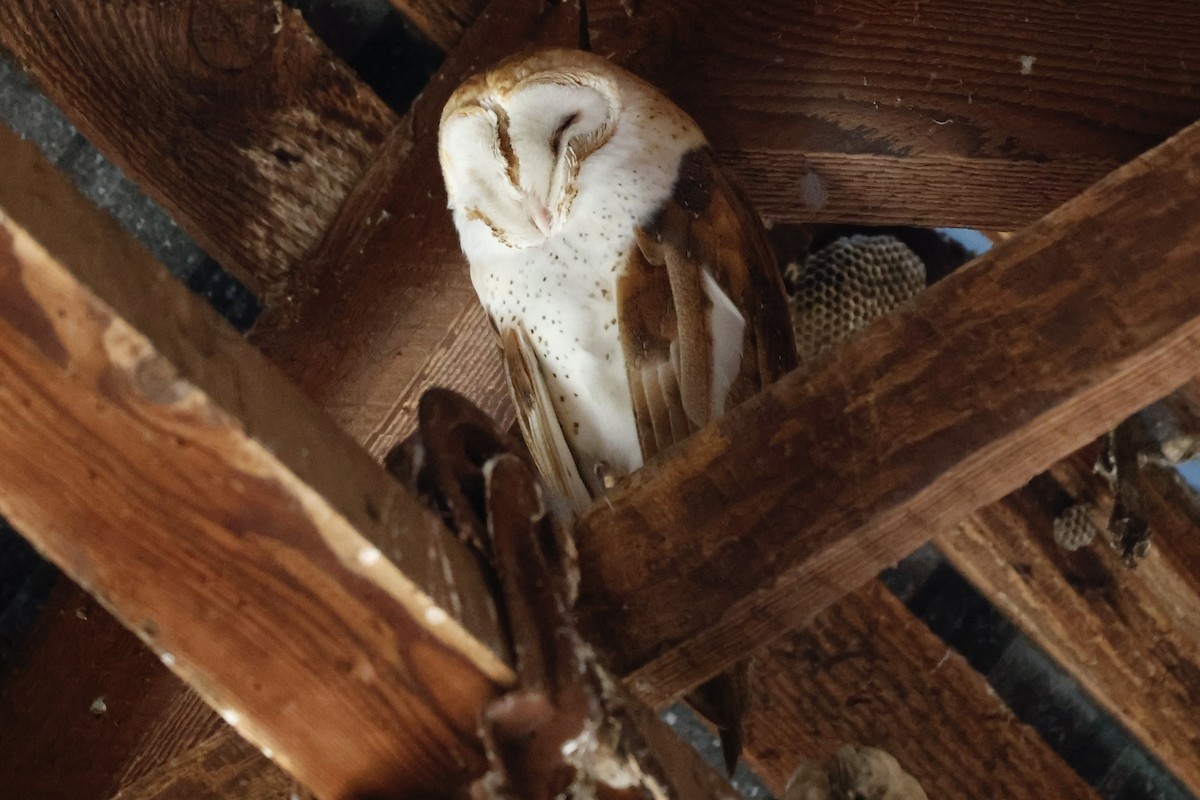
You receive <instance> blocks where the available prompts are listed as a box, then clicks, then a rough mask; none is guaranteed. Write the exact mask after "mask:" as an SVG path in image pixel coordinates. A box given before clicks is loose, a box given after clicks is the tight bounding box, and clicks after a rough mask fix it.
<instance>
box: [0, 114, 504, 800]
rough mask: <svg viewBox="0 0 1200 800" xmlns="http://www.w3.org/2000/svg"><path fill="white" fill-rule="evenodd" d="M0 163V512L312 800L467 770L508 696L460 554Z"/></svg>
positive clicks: (103, 228)
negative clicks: (480, 731) (489, 716)
mask: <svg viewBox="0 0 1200 800" xmlns="http://www.w3.org/2000/svg"><path fill="white" fill-rule="evenodd" d="M0 159H2V163H3V172H4V175H5V181H4V183H3V184H2V185H0V208H2V209H3V216H2V217H0V223H2V227H0V245H2V246H0V287H2V290H0V360H2V361H3V362H4V368H3V372H4V374H5V375H6V376H7V377H6V379H5V381H4V384H3V386H2V387H0V407H2V408H3V413H0V439H2V440H3V448H2V449H3V450H4V452H5V454H6V457H5V459H3V460H2V461H0V488H2V489H3V491H0V513H3V514H4V515H5V516H6V517H7V518H8V519H10V520H11V521H12V522H13V523H14V524H15V525H16V526H17V527H18V528H19V529H20V530H21V531H22V532H23V533H24V535H26V536H27V537H28V538H29V539H30V540H31V541H32V542H33V543H34V544H35V545H36V546H37V547H38V548H39V549H40V550H41V551H42V552H43V553H44V554H45V555H47V556H48V557H49V558H50V559H51V560H52V561H54V562H56V563H57V564H58V565H59V566H60V567H62V568H63V569H64V571H66V572H67V573H68V574H70V575H72V576H73V577H74V578H75V579H77V580H78V581H79V582H80V583H81V585H83V586H84V588H86V589H87V590H88V591H89V592H91V593H92V594H94V595H95V596H96V597H98V598H99V599H100V600H101V602H103V603H104V604H105V605H106V606H108V607H109V608H110V609H111V610H113V611H114V612H115V613H116V614H117V615H118V616H119V617H120V618H121V619H122V621H123V622H124V623H125V624H126V625H127V626H129V627H130V628H131V629H133V630H134V631H135V632H136V633H137V634H138V636H139V637H140V638H141V639H142V640H143V641H144V642H145V643H146V644H148V645H149V646H150V647H151V648H152V649H153V650H154V651H155V652H156V653H158V654H160V656H161V658H162V659H163V660H164V661H165V662H167V663H168V664H169V665H170V666H171V668H172V669H173V670H174V671H175V672H177V673H178V674H180V675H181V676H183V677H184V678H186V679H187V680H188V681H189V683H191V684H192V685H193V686H195V687H197V688H198V689H199V691H200V693H201V694H202V695H203V696H204V697H205V699H206V701H207V702H208V703H209V704H210V705H212V706H213V707H215V708H218V709H221V710H222V714H223V716H224V717H225V718H226V720H227V721H228V722H230V724H233V725H235V726H236V727H237V728H238V730H239V732H240V733H241V734H242V735H243V736H245V737H246V738H248V739H250V740H251V741H252V742H254V743H256V744H257V745H258V746H259V747H262V748H267V749H269V750H270V751H273V755H274V757H275V758H276V759H277V760H278V761H279V763H281V764H282V765H284V766H286V767H287V768H288V769H289V770H291V771H292V772H294V773H295V774H296V775H297V776H298V777H300V778H301V779H302V780H304V781H305V782H306V783H307V784H308V785H310V786H311V787H312V788H314V789H315V790H317V791H318V792H320V793H321V795H322V796H324V797H328V798H350V797H358V796H362V795H372V794H377V793H395V792H399V793H401V794H403V793H405V792H409V793H417V794H425V795H427V796H439V794H440V793H442V792H445V791H446V789H447V781H450V782H451V783H453V782H454V780H455V776H459V777H465V776H466V775H468V774H471V773H472V771H474V770H477V769H479V768H480V767H481V765H482V753H481V752H480V749H479V743H478V740H477V738H476V732H475V726H476V715H477V713H478V709H479V708H480V706H481V704H482V703H483V702H484V701H485V700H486V699H487V698H488V697H490V696H491V695H492V694H493V693H494V692H495V691H496V689H497V687H498V686H500V685H503V684H504V683H505V682H507V681H509V680H511V677H512V676H511V672H510V670H509V669H508V667H507V666H506V664H505V663H504V661H503V660H502V658H501V657H500V656H498V655H496V652H494V651H501V652H502V649H503V648H502V647H501V645H500V644H499V641H500V636H499V632H498V623H497V620H496V612H495V609H494V607H493V606H492V600H491V595H490V592H489V591H488V590H487V589H486V587H485V585H484V583H483V580H482V577H481V575H480V572H479V565H478V564H477V563H476V561H475V559H474V557H473V556H472V555H471V554H469V553H468V552H467V551H466V549H465V547H464V546H463V545H462V544H461V543H459V541H458V540H457V539H456V538H454V537H453V536H452V535H450V534H449V533H448V532H447V531H446V530H445V529H444V528H443V527H442V525H441V523H440V521H439V520H437V519H436V518H435V517H434V516H433V515H431V514H429V513H428V512H427V511H426V510H425V509H424V506H423V505H422V504H421V503H420V502H419V501H417V500H416V499H415V498H413V497H411V496H410V495H408V494H407V493H406V492H405V491H404V490H403V489H402V488H401V487H400V486H399V485H398V484H397V483H396V482H395V481H393V480H392V479H391V478H390V477H389V476H387V475H386V474H385V473H384V472H383V470H382V468H380V467H379V466H378V465H377V464H375V463H373V462H372V461H371V459H370V458H369V457H367V456H366V455H365V454H364V453H363V452H362V451H361V449H360V448H358V447H357V445H356V444H355V443H354V442H353V441H352V440H351V439H349V438H348V437H346V436H345V434H344V433H343V432H341V431H339V430H337V429H336V427H335V426H334V425H333V424H332V422H331V421H329V420H328V418H327V417H325V416H324V415H323V414H322V413H321V412H320V411H319V409H317V408H316V407H315V406H314V405H312V404H311V402H310V401H308V400H307V399H306V398H304V397H303V396H302V395H301V394H300V393H299V392H298V391H297V390H296V389H295V388H294V387H293V386H292V385H291V384H290V383H289V382H288V381H287V380H286V379H285V378H284V377H283V376H282V375H281V374H279V373H278V372H277V371H276V370H275V369H274V368H273V367H271V366H270V365H269V364H267V363H266V362H265V361H264V360H263V359H262V357H261V355H260V354H258V352H257V351H255V350H254V349H253V348H252V347H250V346H248V345H247V344H246V343H245V342H244V341H242V340H241V339H240V338H239V337H238V336H237V335H236V334H235V333H234V332H233V331H232V329H230V328H228V326H226V325H224V323H223V322H221V321H220V320H219V319H218V318H217V317H216V315H215V314H214V313H213V312H212V311H211V309H209V308H208V307H207V305H206V304H205V303H204V302H203V301H202V300H200V299H199V298H196V297H194V296H192V295H191V294H190V293H189V292H188V291H187V290H186V289H185V288H184V287H182V286H180V285H178V284H177V283H175V282H174V281H172V280H171V279H170V278H169V277H168V276H167V275H166V273H165V270H163V269H162V268H161V267H160V266H158V265H157V264H155V263H154V262H153V260H152V259H151V258H150V257H149V256H148V255H147V254H145V252H144V251H142V250H141V249H140V248H139V247H137V245H135V244H134V243H133V242H132V240H131V239H129V238H128V236H127V235H126V234H125V233H124V232H122V231H121V230H120V229H119V228H118V227H117V226H116V224H115V223H114V222H113V221H112V220H111V219H110V218H108V217H107V216H105V215H103V214H102V213H101V212H99V211H97V210H96V209H95V208H94V207H92V206H91V205H90V204H89V203H88V202H87V201H86V200H84V199H83V198H82V197H81V196H80V195H79V194H78V193H77V192H76V191H75V190H74V189H73V188H72V187H71V186H70V184H69V183H68V182H67V181H66V179H65V178H64V177H62V176H61V175H59V174H57V173H56V172H54V171H53V169H52V168H51V167H49V166H48V164H47V163H46V162H45V160H44V159H43V158H42V157H41V156H40V155H39V154H38V153H37V152H36V150H34V148H33V147H32V145H30V144H27V143H23V142H20V141H19V140H18V139H17V138H16V137H15V136H14V135H13V134H11V133H0ZM314 720H320V722H319V724H314V722H313V721H314Z"/></svg>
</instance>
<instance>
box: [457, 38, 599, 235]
mask: <svg viewBox="0 0 1200 800" xmlns="http://www.w3.org/2000/svg"><path fill="white" fill-rule="evenodd" d="M616 72H617V70H616V68H615V67H613V66H611V65H610V64H609V63H608V62H607V61H606V60H605V59H603V58H601V57H599V56H594V55H592V54H590V53H583V52H580V51H575V50H542V51H539V52H537V53H534V54H533V55H525V56H521V57H518V58H516V59H510V60H509V61H506V62H503V63H501V64H500V65H499V66H497V67H496V68H494V69H492V70H490V71H488V72H486V73H484V74H482V75H477V76H475V77H474V78H472V79H470V80H468V81H467V82H466V83H464V84H463V85H462V86H460V87H459V88H458V90H457V91H456V92H455V93H454V94H453V95H452V96H451V97H450V100H449V101H448V102H447V103H446V107H445V109H444V110H443V111H442V122H441V128H440V132H439V142H438V154H439V158H440V160H441V165H442V176H443V178H444V180H445V182H446V194H447V196H448V198H449V201H450V208H451V209H452V210H454V212H455V213H456V215H462V216H463V217H464V218H465V219H468V220H478V221H480V222H482V223H484V224H485V225H487V226H488V227H489V228H491V231H492V233H493V235H494V236H495V238H496V239H497V240H499V241H500V242H501V243H503V244H505V245H507V246H508V247H513V248H524V247H530V246H534V245H537V244H540V243H542V242H544V241H545V240H546V239H547V238H548V237H549V236H551V235H553V234H554V233H555V232H556V231H557V230H559V229H561V227H562V226H563V224H564V222H565V221H566V219H567V218H568V216H569V215H570V213H571V205H572V202H573V201H574V199H575V195H576V193H577V191H578V187H577V180H578V177H579V170H580V166H581V165H582V164H583V162H584V160H585V159H586V158H587V157H588V156H589V155H591V154H592V153H594V152H596V151H597V150H598V149H599V148H601V147H603V146H604V145H605V143H606V142H607V141H608V140H609V138H610V137H611V136H612V134H613V130H614V128H615V125H616V120H617V116H618V115H619V113H620V111H621V105H620V92H619V90H618V86H617V76H616Z"/></svg>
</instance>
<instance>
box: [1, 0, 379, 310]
mask: <svg viewBox="0 0 1200 800" xmlns="http://www.w3.org/2000/svg"><path fill="white" fill-rule="evenodd" d="M0 43H2V44H3V46H4V47H5V48H7V49H8V51H9V52H10V53H11V54H12V55H13V56H14V57H15V58H16V59H17V61H18V62H20V64H21V65H22V66H23V67H24V68H25V69H26V70H27V71H28V72H29V73H30V74H31V75H33V77H34V78H35V79H36V80H37V82H38V84H39V85H40V86H41V88H42V89H43V91H45V92H46V94H47V95H48V96H49V97H50V98H51V99H52V100H53V101H54V102H55V103H57V104H58V105H59V106H60V107H61V108H62V109H63V110H64V111H65V112H66V113H67V115H68V116H69V117H70V118H71V121H72V122H74V123H75V124H76V125H77V126H78V127H79V129H80V130H81V131H82V132H83V133H84V135H86V136H87V137H88V138H89V139H91V140H92V141H93V142H94V143H95V144H96V145H97V146H98V147H99V148H100V149H101V150H103V151H104V153H105V154H106V155H107V156H108V157H109V158H111V159H112V160H113V161H115V162H116V163H117V165H118V166H120V167H121V168H122V169H123V170H124V171H125V172H126V173H127V174H128V175H129V176H130V177H132V178H133V179H134V180H135V181H137V182H138V183H139V184H140V185H141V186H142V188H143V189H144V190H145V191H146V192H147V193H148V194H149V195H150V196H151V197H153V198H154V199H155V200H156V201H157V202H158V203H159V204H161V205H162V206H163V207H164V208H165V209H166V210H167V211H168V212H169V213H170V214H171V216H172V217H174V218H175V220H176V221H178V222H179V223H180V224H181V225H182V226H183V227H184V229H186V230H187V231H188V232H189V233H190V234H191V235H192V237H193V238H195V239H196V241H197V242H198V243H199V244H200V246H201V247H203V248H204V250H205V251H206V252H207V253H208V254H209V255H211V256H213V257H214V258H216V259H217V260H218V261H219V262H220V263H221V264H222V265H223V266H224V267H225V268H226V269H228V270H230V271H231V272H233V273H234V274H235V275H237V276H238V277H239V278H240V279H241V280H242V281H243V282H245V283H246V284H247V285H248V286H249V288H250V289H251V290H252V291H254V292H255V293H256V294H258V295H260V296H261V297H263V298H264V299H266V300H268V301H274V300H279V301H284V300H285V299H286V297H285V295H287V294H288V280H289V275H290V273H291V271H292V270H293V269H294V268H295V267H296V265H297V264H298V263H299V262H300V261H301V260H302V259H303V258H304V257H305V256H306V255H308V253H309V252H310V251H311V250H312V249H313V248H314V247H315V246H316V245H317V243H318V242H319V241H320V240H321V237H322V236H323V234H324V233H325V229H326V227H327V224H328V220H329V218H330V217H331V216H332V214H333V212H334V211H335V210H336V209H337V208H338V207H339V206H340V205H341V204H342V201H343V200H344V198H345V196H346V193H347V192H348V191H349V190H350V188H351V187H352V186H353V185H354V184H355V183H356V182H357V181H358V179H359V178H360V177H361V175H362V173H363V171H364V170H365V168H366V167H367V165H368V164H369V163H370V161H371V160H372V158H373V157H374V154H375V152H376V150H377V148H378V146H379V144H380V143H381V142H382V141H383V139H384V137H385V135H386V133H387V132H388V131H389V130H390V129H391V128H392V127H393V126H394V125H395V123H396V118H395V115H394V114H393V112H392V111H391V110H389V109H388V108H387V107H386V106H385V105H384V104H383V103H382V102H381V101H380V100H379V99H378V98H377V97H376V96H375V95H374V93H372V92H371V91H370V90H369V89H367V88H366V87H365V86H364V85H363V84H362V83H361V82H360V81H359V80H358V78H357V77H356V76H355V75H354V74H353V73H352V72H351V71H350V70H349V69H348V68H347V67H346V66H344V65H343V64H341V63H340V62H338V61H337V60H336V59H335V58H334V57H333V55H332V54H331V53H330V52H329V51H328V50H327V49H326V48H325V46H324V45H323V44H321V42H320V41H318V40H317V39H316V37H315V36H314V35H313V34H312V32H311V31H310V30H309V29H308V27H307V25H305V23H304V21H303V20H302V19H301V18H300V15H299V14H298V13H297V12H296V11H294V10H293V9H290V8H288V7H287V6H285V5H284V4H283V3H282V2H279V0H236V1H234V0H229V1H228V2H222V3H215V4H214V3H204V2H186V3H184V2H180V3H160V2H153V1H152V0H136V1H135V2H127V3H92V2H86V1H85V0H71V2H56V3H43V2H40V1H39V0H13V2H6V3H4V4H3V5H2V6H0Z"/></svg>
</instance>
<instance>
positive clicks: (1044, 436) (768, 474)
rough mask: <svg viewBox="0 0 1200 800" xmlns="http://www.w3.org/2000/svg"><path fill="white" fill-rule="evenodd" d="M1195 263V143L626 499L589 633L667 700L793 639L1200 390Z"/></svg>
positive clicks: (861, 344) (603, 511)
mask: <svg viewBox="0 0 1200 800" xmlns="http://www.w3.org/2000/svg"><path fill="white" fill-rule="evenodd" d="M1148 198H1154V200H1153V202H1150V201H1149V200H1148ZM1198 259H1200V125H1197V126H1194V127H1192V128H1189V129H1188V130H1186V131H1185V132H1183V133H1181V134H1179V135H1178V136H1176V137H1175V138H1173V139H1172V140H1171V141H1169V142H1168V143H1167V144H1165V145H1163V146H1161V147H1159V148H1157V149H1156V150H1154V151H1152V152H1151V153H1148V154H1147V155H1145V156H1143V157H1142V158H1139V159H1138V160H1136V161H1134V162H1133V163H1131V164H1129V165H1128V166H1126V167H1124V168H1122V169H1121V170H1119V171H1118V172H1116V173H1114V174H1113V175H1112V176H1111V177H1110V178H1108V179H1106V180H1104V181H1102V182H1101V183H1099V184H1097V185H1096V186H1095V187H1093V188H1092V189H1091V190H1089V191H1088V192H1087V193H1085V194H1084V195H1081V196H1080V197H1079V198H1078V199H1076V200H1075V201H1073V202H1071V203H1068V204H1067V205H1065V206H1063V207H1062V208H1061V209H1059V210H1058V211H1056V212H1055V213H1054V214H1051V215H1050V216H1049V217H1047V218H1046V219H1045V220H1043V221H1042V222H1040V223H1038V224H1037V225H1035V226H1033V227H1031V228H1029V229H1027V230H1026V231H1025V232H1024V233H1023V234H1021V235H1020V236H1017V237H1014V238H1013V239H1012V240H1010V241H1008V242H1006V243H1005V244H1003V245H1001V246H1000V247H998V248H996V249H995V250H993V251H991V252H990V253H988V254H987V255H986V256H984V257H983V258H981V259H978V260H977V261H976V262H974V264H973V266H970V267H967V268H965V269H963V270H960V271H958V272H956V273H955V274H953V275H952V276H950V277H949V278H946V279H945V280H943V281H942V282H941V283H939V284H938V285H936V286H934V287H933V288H931V289H930V290H928V291H927V292H925V293H924V294H923V295H922V296H921V297H920V298H918V300H917V301H916V303H915V304H914V305H912V306H910V307H908V308H907V309H905V310H903V311H901V312H899V313H897V314H896V315H893V316H891V317H888V318H885V319H883V320H880V321H879V322H877V323H876V324H874V325H873V326H871V327H870V328H868V329H867V330H866V331H864V332H863V334H862V335H861V336H860V337H859V338H857V339H855V340H854V341H852V342H850V343H848V344H847V345H846V346H844V347H843V348H841V349H840V350H839V351H838V352H837V354H836V356H833V357H830V358H825V359H822V360H818V361H816V362H813V363H812V364H811V365H810V367H809V368H807V369H801V370H798V371H796V372H794V373H792V374H790V375H788V376H786V377H785V378H784V379H783V380H781V381H780V382H779V383H777V384H775V385H773V386H771V387H769V388H768V389H767V390H766V391H765V392H763V393H762V394H761V395H759V396H758V397H756V398H754V399H752V400H750V401H749V402H747V403H746V404H744V405H743V406H741V407H740V408H739V409H737V410H736V411H734V412H733V413H731V414H729V415H727V416H726V417H724V418H723V419H721V420H720V421H718V422H717V423H716V424H715V425H712V426H709V427H708V428H706V429H704V430H702V431H700V432H699V433H698V434H696V435H695V436H693V437H691V438H690V439H688V440H687V441H685V442H684V443H682V444H681V445H680V446H679V447H678V448H676V449H675V450H674V451H673V452H672V453H671V454H670V455H669V456H667V457H665V458H662V459H659V460H657V461H656V462H655V463H652V464H650V465H649V466H648V467H647V468H646V469H643V470H641V471H640V472H637V473H635V474H633V475H632V476H630V478H629V479H627V480H626V481H624V482H623V483H622V484H621V485H618V486H617V487H615V489H614V490H613V491H611V492H610V493H609V494H608V496H607V497H606V498H605V500H604V502H600V503H597V504H595V505H594V506H593V507H592V509H591V510H590V511H589V512H588V513H587V514H586V515H585V516H584V517H583V518H582V519H581V520H580V523H579V525H578V527H577V536H578V539H579V550H580V559H581V571H582V574H583V586H582V587H581V611H582V613H583V614H584V615H585V617H586V618H588V619H589V620H590V622H591V630H592V631H594V632H595V634H596V635H597V636H599V637H601V638H602V639H604V640H605V641H607V642H608V643H609V645H610V646H612V647H613V648H614V649H616V648H618V647H619V650H617V655H618V659H619V663H620V664H621V666H622V668H623V669H624V670H628V671H632V672H634V673H635V675H634V680H635V681H636V682H638V684H639V685H640V686H641V687H642V691H643V695H644V696H646V697H651V698H657V697H661V696H662V694H663V693H666V694H667V695H668V696H670V695H672V694H674V693H677V692H679V691H682V690H686V689H688V688H690V687H691V686H694V685H695V684H696V683H698V682H700V681H702V680H704V679H706V678H708V677H710V676H711V675H712V674H714V673H716V672H717V671H719V670H720V669H722V668H724V667H726V666H728V665H729V664H730V663H732V662H733V661H735V660H737V659H738V658H739V657H740V656H741V655H742V654H744V653H745V652H746V651H747V650H750V649H753V648H754V647H757V646H759V645H762V644H765V643H767V642H769V641H771V640H772V639H773V638H774V637H776V636H778V635H780V634H781V633H783V632H785V631H787V630H790V629H793V628H795V627H797V626H799V625H800V624H802V623H803V622H804V621H805V620H806V619H809V618H810V617H811V616H812V615H813V614H815V613H816V612H818V611H820V610H821V609H822V608H824V607H826V606H827V605H829V604H830V603H832V602H833V601H835V600H837V599H838V598H839V597H841V596H842V595H844V594H846V593H847V592H848V591H850V590H852V589H854V588H857V587H858V586H860V585H862V584H863V583H865V582H867V581H868V580H870V578H872V577H873V576H874V575H875V574H876V573H877V572H878V571H879V569H880V568H882V567H883V566H885V565H887V564H890V563H892V562H894V561H895V560H897V559H899V558H900V557H901V556H903V555H905V554H906V553H908V552H909V551H911V550H912V549H913V548H915V547H916V546H917V545H919V544H920V543H921V542H922V541H924V540H925V539H927V538H929V537H930V536H931V535H934V534H937V533H939V532H941V531H944V530H947V529H949V528H950V527H952V526H954V525H956V524H957V523H959V522H960V521H961V520H962V519H964V518H965V517H966V516H967V515H968V514H970V513H971V512H973V511H974V510H976V509H977V508H980V507H982V506H983V505H986V504H987V503H990V502H994V501H996V500H998V499H1000V498H1001V497H1002V496H1004V495H1005V494H1007V493H1008V492H1010V491H1012V490H1013V489H1016V488H1017V487H1018V486H1020V485H1021V484H1022V483H1024V482H1025V481H1026V480H1028V479H1029V478H1030V477H1031V476H1032V475H1035V474H1037V473H1038V472H1040V471H1042V470H1044V469H1045V468H1047V467H1048V466H1050V464H1052V463H1053V462H1054V461H1056V460H1057V459H1059V458H1062V457H1063V456H1065V455H1066V454H1068V453H1070V452H1072V451H1073V450H1075V449H1077V448H1078V447H1080V446H1082V445H1083V444H1084V443H1085V442H1087V441H1089V440H1091V439H1094V438H1095V437H1097V436H1098V435H1099V434H1101V433H1102V432H1104V431H1105V430H1106V429H1108V428H1110V427H1111V426H1113V425H1114V424H1116V423H1117V422H1119V421H1120V420H1121V419H1123V418H1124V417H1126V416H1128V415H1129V414H1131V413H1132V412H1134V411H1136V410H1138V409H1139V408H1141V407H1143V406H1145V405H1147V404H1149V403H1150V402H1152V401H1153V400H1155V399H1157V398H1159V397H1161V396H1163V395H1165V394H1167V393H1168V392H1169V391H1171V390H1172V389H1174V388H1176V387H1177V386H1179V385H1180V384H1182V383H1183V382H1184V381H1186V380H1187V379H1188V377H1189V376H1190V375H1192V374H1194V372H1195V370H1196V367H1197V365H1200V298H1197V297H1196V296H1195V295H1194V294H1192V293H1188V292H1181V291H1180V290H1179V287H1181V286H1186V285H1189V282H1190V281H1191V280H1192V279H1193V277H1194V273H1195V268H1196V263H1197V260H1198Z"/></svg>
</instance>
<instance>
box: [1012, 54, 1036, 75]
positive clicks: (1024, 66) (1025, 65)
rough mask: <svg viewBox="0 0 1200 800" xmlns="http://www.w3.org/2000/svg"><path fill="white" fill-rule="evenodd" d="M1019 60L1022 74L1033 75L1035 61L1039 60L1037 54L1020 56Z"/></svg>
mask: <svg viewBox="0 0 1200 800" xmlns="http://www.w3.org/2000/svg"><path fill="white" fill-rule="evenodd" d="M1017 61H1019V62H1021V74H1022V75H1032V74H1033V65H1034V62H1036V61H1037V56H1021V57H1020V58H1018V59H1017Z"/></svg>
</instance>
